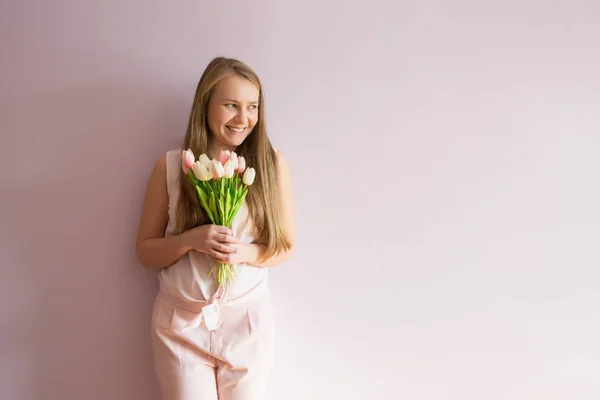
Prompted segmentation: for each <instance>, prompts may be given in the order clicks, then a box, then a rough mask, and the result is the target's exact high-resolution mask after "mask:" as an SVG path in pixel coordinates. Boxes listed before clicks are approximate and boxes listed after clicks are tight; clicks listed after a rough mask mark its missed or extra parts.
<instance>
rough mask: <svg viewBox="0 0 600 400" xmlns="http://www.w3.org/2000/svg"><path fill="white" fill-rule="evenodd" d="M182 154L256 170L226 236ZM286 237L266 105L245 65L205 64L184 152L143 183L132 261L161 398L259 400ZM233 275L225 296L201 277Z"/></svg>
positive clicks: (280, 170)
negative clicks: (226, 159)
mask: <svg viewBox="0 0 600 400" xmlns="http://www.w3.org/2000/svg"><path fill="white" fill-rule="evenodd" d="M183 149H191V150H192V151H193V153H194V154H195V155H196V157H198V156H199V155H200V154H202V153H206V154H207V155H208V157H209V158H211V159H219V156H220V154H221V152H222V151H225V150H229V151H235V152H236V153H237V154H238V156H243V157H244V158H245V160H246V165H248V166H252V167H254V168H255V170H256V179H255V181H254V183H253V185H252V186H250V187H249V191H248V195H247V197H246V200H245V201H244V203H243V204H242V206H241V207H240V209H239V211H238V213H237V215H236V217H235V219H234V221H233V223H232V225H231V226H230V227H225V226H217V225H213V224H211V223H210V220H209V219H208V217H207V215H206V213H205V212H204V210H203V209H202V207H201V206H200V203H199V201H198V200H197V197H196V193H195V191H194V188H193V187H192V186H191V184H190V182H189V179H188V178H187V177H186V176H185V175H183V169H182V165H181V157H182V150H183ZM294 242H295V232H294V215H293V199H292V186H291V179H290V173H289V169H288V166H287V164H286V161H285V159H284V157H283V155H282V154H281V152H278V151H276V150H274V149H273V147H272V146H271V142H270V140H269V137H268V135H267V130H266V125H265V110H264V94H263V91H262V86H261V83H260V81H259V78H258V76H257V75H256V73H255V72H254V71H253V70H252V69H251V68H249V67H248V66H247V65H245V64H244V63H242V62H240V61H238V60H234V59H227V58H223V57H218V58H215V59H214V60H212V61H211V62H210V63H209V65H208V66H207V68H206V70H205V71H204V73H203V74H202V77H201V78H200V82H199V83H198V86H197V89H196V94H195V97H194V101H193V104H192V109H191V113H190V118H189V123H188V127H187V133H186V135H185V140H184V142H183V148H182V149H177V150H171V151H167V152H166V153H165V154H163V155H162V156H161V157H159V159H158V160H157V162H156V164H155V166H154V169H153V172H152V174H151V176H150V179H149V181H148V185H147V188H146V196H145V202H144V207H143V212H142V216H141V221H140V226H139V231H138V236H137V243H136V252H137V256H138V258H139V260H140V262H141V263H142V264H143V265H144V266H147V267H155V268H160V271H159V288H160V290H159V293H158V295H157V298H156V301H155V303H154V310H153V314H152V347H153V351H154V360H155V366H156V371H157V375H158V378H159V385H160V387H161V390H162V393H163V398H164V399H169V400H192V399H193V400H205V399H208V400H213V399H217V398H218V399H220V400H254V399H264V398H265V393H266V386H267V380H268V375H269V372H270V370H271V367H272V358H273V333H274V323H273V316H272V310H271V298H270V292H269V288H268V286H267V277H268V274H267V267H271V266H274V265H277V264H280V263H281V262H283V261H286V260H288V259H289V257H290V256H291V255H292V252H293V250H294ZM216 260H219V261H220V260H222V261H225V262H227V263H229V264H236V265H237V266H236V278H235V280H234V281H233V284H232V286H231V289H230V290H229V291H227V292H225V293H224V292H223V291H221V290H217V285H216V280H215V275H211V276H210V277H209V276H208V275H209V271H210V268H211V266H212V265H213V263H214V262H215V261H216Z"/></svg>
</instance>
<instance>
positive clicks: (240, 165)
mask: <svg viewBox="0 0 600 400" xmlns="http://www.w3.org/2000/svg"><path fill="white" fill-rule="evenodd" d="M245 169H246V160H245V159H244V157H239V158H238V167H237V169H236V171H237V172H239V173H240V174H241V173H242V172H244V170H245Z"/></svg>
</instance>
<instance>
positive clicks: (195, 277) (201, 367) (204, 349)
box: [152, 150, 274, 400]
mask: <svg viewBox="0 0 600 400" xmlns="http://www.w3.org/2000/svg"><path fill="white" fill-rule="evenodd" d="M180 168H181V150H171V151H168V152H167V176H166V178H167V190H168V193H169V222H168V225H167V230H166V232H165V235H167V236H168V235H171V234H172V232H173V229H174V226H175V207H176V204H177V197H178V196H179V169H180ZM251 223H252V221H251V220H250V218H249V215H248V209H247V207H246V205H245V204H244V205H243V206H242V207H241V208H240V210H239V212H238V214H237V216H236V218H235V220H234V222H233V224H232V226H231V228H232V229H233V231H234V234H235V235H236V237H237V238H238V239H240V240H241V241H242V242H245V243H250V242H252V240H253V239H254V238H253V237H252V235H251V234H250V232H251V229H250V227H251ZM210 266H211V259H210V258H209V257H208V256H207V255H206V254H203V253H199V252H196V251H190V252H188V253H187V254H186V255H185V256H184V257H182V258H181V259H179V260H178V261H177V262H176V263H174V264H173V265H171V266H169V267H167V268H164V269H162V270H161V271H160V273H159V284H160V291H159V294H158V296H157V298H156V301H155V303H154V310H153V314H152V346H153V351H154V360H155V368H156V372H157V375H158V380H159V385H160V388H161V391H162V394H163V399H164V400H192V399H193V400H216V399H219V400H264V399H265V398H266V390H267V382H268V378H269V374H270V371H271V368H272V364H273V334H274V321H273V314H272V307H271V295H270V292H269V288H268V283H267V282H268V275H267V269H266V268H258V267H253V266H250V265H246V264H238V265H237V267H236V274H237V277H236V279H235V281H234V283H233V285H232V288H231V290H230V292H229V293H227V294H225V295H221V293H220V291H219V292H217V290H216V289H217V288H216V282H215V281H214V279H213V277H210V278H209V277H208V272H209V270H210ZM207 305H210V307H206V306H207ZM205 307H206V308H205ZM208 309H210V310H208ZM203 310H204V312H203ZM215 310H216V314H215V313H213V311H215ZM213 317H216V318H213Z"/></svg>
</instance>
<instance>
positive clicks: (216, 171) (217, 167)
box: [211, 162, 225, 179]
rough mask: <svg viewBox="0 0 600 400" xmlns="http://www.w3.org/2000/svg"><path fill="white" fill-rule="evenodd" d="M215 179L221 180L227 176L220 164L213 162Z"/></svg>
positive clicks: (212, 167)
mask: <svg viewBox="0 0 600 400" xmlns="http://www.w3.org/2000/svg"><path fill="white" fill-rule="evenodd" d="M211 172H212V175H213V178H215V179H221V178H222V177H223V176H224V175H225V169H224V168H223V165H222V164H221V163H220V162H213V163H212V166H211Z"/></svg>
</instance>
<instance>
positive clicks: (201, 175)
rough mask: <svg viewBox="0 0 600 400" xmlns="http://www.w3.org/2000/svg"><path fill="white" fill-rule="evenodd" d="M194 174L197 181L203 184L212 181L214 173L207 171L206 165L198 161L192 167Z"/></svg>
mask: <svg viewBox="0 0 600 400" xmlns="http://www.w3.org/2000/svg"><path fill="white" fill-rule="evenodd" d="M192 172H193V173H194V176H195V177H196V179H198V180H199V181H202V182H206V181H210V180H211V179H212V173H211V172H210V171H209V170H207V169H206V167H205V166H204V164H202V163H201V162H200V161H196V162H195V163H194V165H193V166H192Z"/></svg>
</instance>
